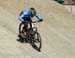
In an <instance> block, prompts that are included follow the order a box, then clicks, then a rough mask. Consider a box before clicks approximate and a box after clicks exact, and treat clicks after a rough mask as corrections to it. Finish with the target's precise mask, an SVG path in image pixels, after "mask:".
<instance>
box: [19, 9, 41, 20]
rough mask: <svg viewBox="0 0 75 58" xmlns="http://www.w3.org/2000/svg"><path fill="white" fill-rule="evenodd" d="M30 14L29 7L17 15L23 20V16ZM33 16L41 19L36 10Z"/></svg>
mask: <svg viewBox="0 0 75 58" xmlns="http://www.w3.org/2000/svg"><path fill="white" fill-rule="evenodd" d="M30 14H31V10H30V9H26V10H24V11H23V12H22V14H21V15H19V17H18V18H19V20H20V21H23V17H30ZM35 17H36V18H37V19H38V20H40V19H42V17H41V16H39V15H38V14H37V12H36V15H35Z"/></svg>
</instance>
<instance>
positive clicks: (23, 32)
mask: <svg viewBox="0 0 75 58" xmlns="http://www.w3.org/2000/svg"><path fill="white" fill-rule="evenodd" d="M24 27H25V26H24V23H20V25H19V35H21V36H22V37H23V38H25V36H26V32H25V28H24Z"/></svg>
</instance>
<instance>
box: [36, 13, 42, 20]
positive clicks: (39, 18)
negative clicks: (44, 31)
mask: <svg viewBox="0 0 75 58" xmlns="http://www.w3.org/2000/svg"><path fill="white" fill-rule="evenodd" d="M36 18H37V19H38V21H39V20H41V19H42V17H41V16H39V15H38V14H37V13H36Z"/></svg>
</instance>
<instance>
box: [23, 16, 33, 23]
mask: <svg viewBox="0 0 75 58" xmlns="http://www.w3.org/2000/svg"><path fill="white" fill-rule="evenodd" d="M23 19H24V21H30V22H32V20H31V18H30V17H23Z"/></svg>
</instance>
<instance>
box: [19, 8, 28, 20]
mask: <svg viewBox="0 0 75 58" xmlns="http://www.w3.org/2000/svg"><path fill="white" fill-rule="evenodd" d="M28 15H29V10H28V9H26V10H24V11H23V13H22V14H21V15H20V16H19V17H18V18H19V20H20V21H24V20H23V17H28Z"/></svg>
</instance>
